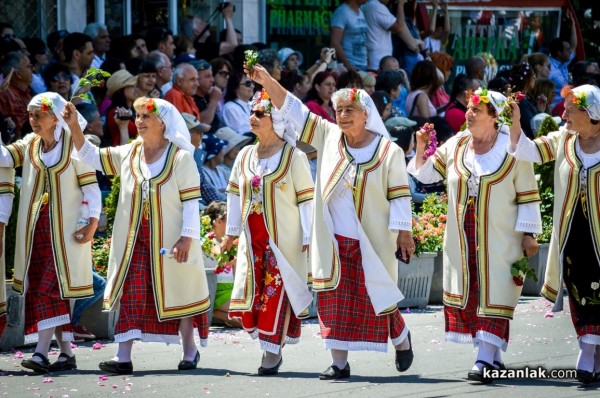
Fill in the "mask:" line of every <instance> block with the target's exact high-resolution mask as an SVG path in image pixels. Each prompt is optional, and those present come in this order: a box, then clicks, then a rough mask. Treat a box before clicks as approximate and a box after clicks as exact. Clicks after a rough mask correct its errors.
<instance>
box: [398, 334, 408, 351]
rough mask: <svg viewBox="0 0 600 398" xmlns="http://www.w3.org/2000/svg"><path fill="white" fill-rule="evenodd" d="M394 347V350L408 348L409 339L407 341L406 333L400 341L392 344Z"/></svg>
mask: <svg viewBox="0 0 600 398" xmlns="http://www.w3.org/2000/svg"><path fill="white" fill-rule="evenodd" d="M394 348H395V349H396V351H406V350H408V349H410V341H408V334H407V335H406V338H405V339H404V340H402V343H400V344H398V345H396V346H394Z"/></svg>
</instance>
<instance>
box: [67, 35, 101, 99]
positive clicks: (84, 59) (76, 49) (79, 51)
mask: <svg viewBox="0 0 600 398" xmlns="http://www.w3.org/2000/svg"><path fill="white" fill-rule="evenodd" d="M63 51H64V53H65V65H67V66H68V67H69V69H70V70H71V74H72V80H73V84H72V85H71V90H73V92H75V90H77V86H78V85H79V79H81V78H82V77H83V76H84V74H85V71H86V70H87V69H88V68H89V67H90V66H91V65H92V61H93V60H94V47H93V46H92V38H91V37H89V36H88V35H84V34H83V33H79V32H74V33H70V34H69V35H68V36H67V37H65V39H64V41H63Z"/></svg>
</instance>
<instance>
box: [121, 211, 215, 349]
mask: <svg viewBox="0 0 600 398" xmlns="http://www.w3.org/2000/svg"><path fill="white" fill-rule="evenodd" d="M150 267H151V261H150V228H149V225H148V220H145V219H144V218H142V221H141V222H140V227H139V229H138V233H137V237H136V241H135V245H134V248H133V254H132V256H131V263H130V265H129V271H128V272H127V276H126V277H125V282H124V284H123V296H122V297H121V308H120V310H119V320H118V321H117V324H116V326H115V342H122V341H127V340H131V339H140V340H142V341H153V342H165V343H167V344H170V343H175V344H177V343H179V320H178V319H171V320H167V321H163V322H161V321H159V320H158V316H157V314H156V302H155V299H154V291H153V282H152V271H151V270H150ZM192 321H193V324H194V327H195V328H197V329H198V333H199V335H200V340H201V343H202V345H203V346H204V345H206V339H207V338H208V327H209V325H208V312H205V313H203V314H200V315H196V316H194V317H193V319H192Z"/></svg>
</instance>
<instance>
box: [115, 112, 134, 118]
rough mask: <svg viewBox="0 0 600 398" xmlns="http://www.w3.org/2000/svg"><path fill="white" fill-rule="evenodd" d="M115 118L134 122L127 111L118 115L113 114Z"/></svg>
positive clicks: (130, 113)
mask: <svg viewBox="0 0 600 398" xmlns="http://www.w3.org/2000/svg"><path fill="white" fill-rule="evenodd" d="M115 117H116V118H117V119H119V120H134V119H133V112H131V111H127V112H126V113H124V114H122V115H119V114H118V113H116V112H115Z"/></svg>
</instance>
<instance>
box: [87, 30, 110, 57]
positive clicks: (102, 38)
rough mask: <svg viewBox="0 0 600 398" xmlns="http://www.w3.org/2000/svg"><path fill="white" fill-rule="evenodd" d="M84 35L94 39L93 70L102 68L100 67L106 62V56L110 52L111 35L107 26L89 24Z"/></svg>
mask: <svg viewBox="0 0 600 398" xmlns="http://www.w3.org/2000/svg"><path fill="white" fill-rule="evenodd" d="M83 33H84V34H86V35H88V36H89V37H91V38H92V46H93V47H94V60H93V61H92V68H100V65H102V64H103V63H104V61H106V54H107V53H108V52H109V51H110V35H109V34H108V28H107V27H106V25H105V24H103V23H99V22H92V23H90V24H88V25H87V26H86V27H85V29H84V30H83Z"/></svg>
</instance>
